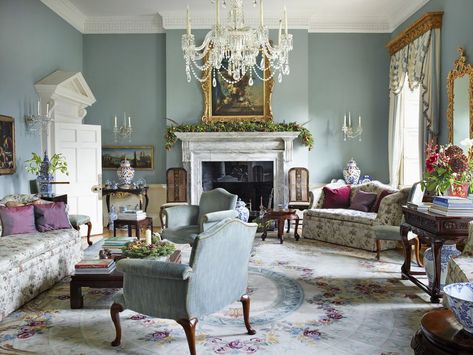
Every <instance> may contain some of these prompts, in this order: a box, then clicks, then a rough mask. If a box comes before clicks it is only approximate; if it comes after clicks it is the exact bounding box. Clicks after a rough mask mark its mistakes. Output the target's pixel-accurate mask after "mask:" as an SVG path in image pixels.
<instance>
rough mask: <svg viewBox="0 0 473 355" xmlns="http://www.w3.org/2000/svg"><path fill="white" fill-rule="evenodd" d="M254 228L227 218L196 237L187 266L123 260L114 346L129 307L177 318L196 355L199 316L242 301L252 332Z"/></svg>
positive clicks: (114, 312)
mask: <svg viewBox="0 0 473 355" xmlns="http://www.w3.org/2000/svg"><path fill="white" fill-rule="evenodd" d="M256 228H257V225H256V224H248V223H244V222H242V221H240V220H239V219H225V220H223V221H220V223H218V224H217V225H215V226H213V227H212V228H210V229H209V230H207V231H206V232H203V233H201V234H199V235H198V236H197V238H196V239H195V242H194V247H193V248H192V254H191V258H190V262H189V265H185V264H175V263H167V262H161V261H153V260H133V259H123V260H120V261H119V262H118V263H117V269H118V270H119V271H122V272H123V292H120V293H118V294H117V295H116V296H115V297H114V303H113V304H112V307H111V309H110V313H111V316H112V320H113V323H114V325H115V329H116V338H115V340H114V341H113V342H112V345H113V346H118V345H119V344H120V341H121V328H120V319H119V312H121V311H123V310H124V309H131V310H133V311H135V312H139V313H142V314H146V315H149V316H152V317H158V318H166V319H174V320H176V321H177V322H178V323H179V324H180V325H181V326H182V327H183V328H184V331H185V333H186V336H187V341H188V344H189V350H190V353H191V354H195V353H196V352H195V327H196V324H197V320H198V318H200V317H202V316H204V315H207V314H211V313H215V312H217V311H219V310H221V309H222V308H224V307H225V306H227V305H229V304H232V303H233V302H235V301H238V300H240V301H241V302H242V304H243V316H244V322H245V326H246V329H247V331H248V334H250V335H252V334H255V331H254V330H253V329H252V328H251V326H250V322H249V313H250V298H249V297H248V295H246V288H247V284H248V262H249V258H250V252H251V249H252V245H253V240H254V237H255V234H256Z"/></svg>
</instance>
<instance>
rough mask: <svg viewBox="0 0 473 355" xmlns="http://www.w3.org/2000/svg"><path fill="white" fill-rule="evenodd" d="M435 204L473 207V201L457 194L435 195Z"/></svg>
mask: <svg viewBox="0 0 473 355" xmlns="http://www.w3.org/2000/svg"><path fill="white" fill-rule="evenodd" d="M432 202H433V204H434V205H438V206H444V207H470V208H473V201H472V200H470V199H468V198H463V197H457V196H435V197H434V200H433V201H432Z"/></svg>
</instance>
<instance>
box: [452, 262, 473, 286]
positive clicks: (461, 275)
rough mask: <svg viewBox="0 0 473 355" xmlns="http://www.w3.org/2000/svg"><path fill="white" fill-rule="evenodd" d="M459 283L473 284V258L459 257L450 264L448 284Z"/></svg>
mask: <svg viewBox="0 0 473 355" xmlns="http://www.w3.org/2000/svg"><path fill="white" fill-rule="evenodd" d="M457 282H473V258H472V257H470V256H459V257H456V258H451V259H450V261H449V262H448V272H447V280H446V283H447V284H451V283H457Z"/></svg>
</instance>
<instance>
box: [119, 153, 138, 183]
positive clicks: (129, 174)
mask: <svg viewBox="0 0 473 355" xmlns="http://www.w3.org/2000/svg"><path fill="white" fill-rule="evenodd" d="M117 176H118V180H119V181H120V185H130V184H131V182H132V181H133V177H134V176H135V169H133V168H132V167H131V165H130V161H129V160H127V159H125V160H122V162H121V163H120V167H119V168H118V170H117Z"/></svg>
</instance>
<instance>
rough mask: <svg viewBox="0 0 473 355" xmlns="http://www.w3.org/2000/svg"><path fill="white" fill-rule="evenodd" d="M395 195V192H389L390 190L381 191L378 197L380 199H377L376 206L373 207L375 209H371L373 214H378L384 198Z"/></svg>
mask: <svg viewBox="0 0 473 355" xmlns="http://www.w3.org/2000/svg"><path fill="white" fill-rule="evenodd" d="M393 193H394V191H389V190H383V191H381V192H380V193H379V195H378V198H377V199H376V202H375V204H374V205H373V208H372V209H371V212H375V213H378V210H379V205H380V204H381V201H382V200H383V198H385V197H386V196H389V195H391V194H393Z"/></svg>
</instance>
